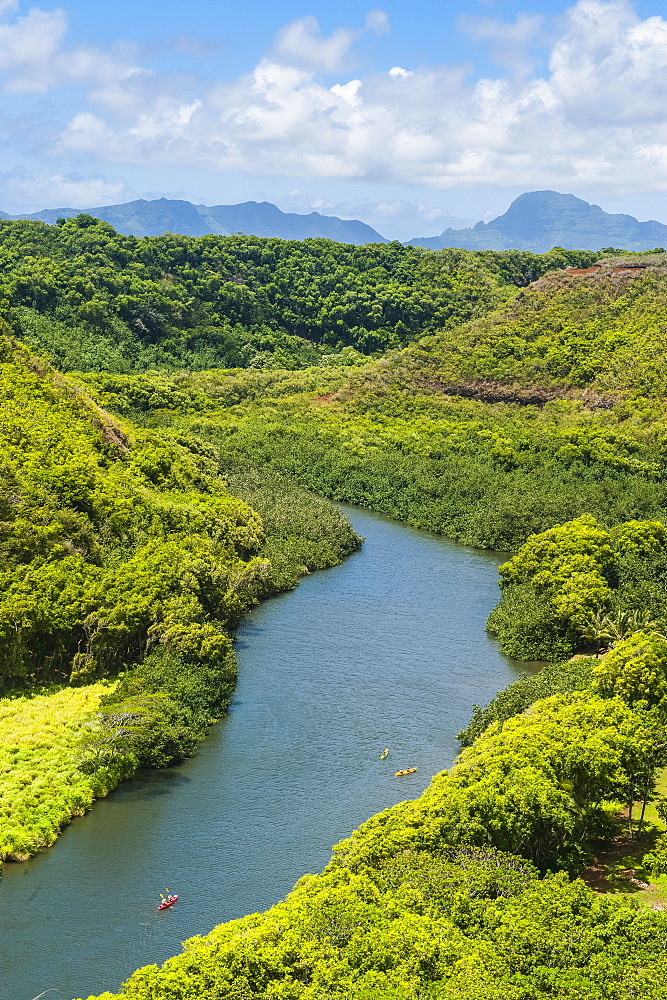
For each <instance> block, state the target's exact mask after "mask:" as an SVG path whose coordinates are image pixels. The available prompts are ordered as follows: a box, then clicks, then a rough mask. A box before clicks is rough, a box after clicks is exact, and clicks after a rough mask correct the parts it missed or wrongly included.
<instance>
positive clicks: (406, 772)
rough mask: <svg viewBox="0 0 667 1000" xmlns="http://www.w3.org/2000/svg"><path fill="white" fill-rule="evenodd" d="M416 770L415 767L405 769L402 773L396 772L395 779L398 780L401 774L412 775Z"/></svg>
mask: <svg viewBox="0 0 667 1000" xmlns="http://www.w3.org/2000/svg"><path fill="white" fill-rule="evenodd" d="M416 770H417V768H416V767H406V768H405V770H404V771H397V772H396V777H397V778H400V777H401V775H402V774H414V773H415V771H416Z"/></svg>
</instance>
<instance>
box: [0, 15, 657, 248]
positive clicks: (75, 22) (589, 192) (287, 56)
mask: <svg viewBox="0 0 667 1000" xmlns="http://www.w3.org/2000/svg"><path fill="white" fill-rule="evenodd" d="M544 189H551V190H557V191H562V192H566V193H572V194H575V195H578V196H579V197H582V198H585V199H586V200H587V201H592V202H594V203H595V204H598V205H601V206H602V208H604V209H605V210H606V211H613V212H628V213H630V214H632V215H636V216H637V217H638V218H640V219H648V218H655V219H658V220H660V221H663V222H667V0H577V2H574V3H572V2H570V3H562V2H558V0H540V2H538V0H526V2H525V3H519V2H515V0H506V2H505V0H504V2H499V0H411V2H408V0H387V2H384V3H382V2H381V0H380V2H379V3H378V6H374V5H373V3H372V2H371V3H370V4H368V5H365V4H360V3H359V2H358V0H355V2H352V0H337V2H336V3H331V2H329V3H325V2H323V0H280V2H279V3H267V2H266V0H264V2H260V0H243V2H238V0H237V2H235V3H231V2H229V0H190V3H184V2H183V0H178V2H175V0H160V2H157V0H93V2H91V0H69V2H67V0H65V2H64V3H63V4H62V5H60V4H54V3H50V2H48V0H45V2H42V3H40V4H38V5H33V4H31V3H24V2H23V0H0V209H2V210H4V211H6V212H10V213H18V212H26V211H37V210H39V209H42V208H56V207H74V208H91V207H96V206H102V205H108V204H114V203H117V202H123V201H130V200H133V199H135V198H159V197H167V198H185V199H187V200H189V201H194V202H196V203H202V204H207V205H215V204H232V203H237V202H240V201H248V200H255V201H262V200H265V201H272V202H274V203H275V204H277V205H279V207H281V208H282V209H283V210H285V211H295V212H310V211H313V210H315V211H320V212H322V213H324V214H328V215H339V216H341V217H343V218H359V219H362V220H363V221H365V222H368V223H369V224H370V225H372V226H374V227H375V228H376V229H377V230H378V231H379V232H380V233H382V234H383V235H385V236H388V237H390V238H393V239H409V238H411V237H415V236H428V235H435V234H437V233H439V232H441V231H442V229H443V228H445V226H448V225H454V226H455V227H461V226H464V225H468V224H471V223H473V222H475V221H477V220H479V219H484V220H488V219H491V218H494V217H495V216H496V215H499V214H500V213H502V212H504V211H505V210H506V208H507V207H508V205H509V204H510V202H511V201H512V200H513V198H515V197H516V196H517V195H519V194H521V193H522V192H523V191H534V190H544Z"/></svg>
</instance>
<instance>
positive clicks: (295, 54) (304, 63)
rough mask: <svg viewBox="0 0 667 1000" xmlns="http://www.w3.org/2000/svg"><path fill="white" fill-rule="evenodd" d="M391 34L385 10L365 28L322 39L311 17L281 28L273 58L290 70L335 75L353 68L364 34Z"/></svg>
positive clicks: (372, 13) (366, 22)
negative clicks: (355, 50) (354, 49)
mask: <svg viewBox="0 0 667 1000" xmlns="http://www.w3.org/2000/svg"><path fill="white" fill-rule="evenodd" d="M388 30H389V19H388V17H387V15H386V14H385V12H384V11H382V10H372V11H370V12H369V13H368V14H367V15H366V18H365V20H364V27H363V28H337V29H336V30H335V31H334V32H332V33H331V34H330V35H328V36H324V35H322V33H321V31H320V24H319V21H318V20H317V18H315V17H313V16H312V15H308V16H307V17H300V18H298V20H296V21H291V22H290V23H289V24H286V25H285V27H284V28H281V30H280V31H279V32H278V34H277V35H276V38H275V41H274V44H273V50H272V53H271V55H272V58H273V59H275V60H276V62H280V63H286V64H287V65H289V66H299V67H301V68H302V69H307V70H313V71H314V72H316V73H335V72H338V71H340V70H344V69H347V68H349V67H350V66H351V65H353V55H352V46H353V44H354V42H356V40H357V39H358V38H359V37H360V36H361V35H363V34H364V32H366V31H373V32H375V34H378V35H381V34H384V33H385V32H387V31H388Z"/></svg>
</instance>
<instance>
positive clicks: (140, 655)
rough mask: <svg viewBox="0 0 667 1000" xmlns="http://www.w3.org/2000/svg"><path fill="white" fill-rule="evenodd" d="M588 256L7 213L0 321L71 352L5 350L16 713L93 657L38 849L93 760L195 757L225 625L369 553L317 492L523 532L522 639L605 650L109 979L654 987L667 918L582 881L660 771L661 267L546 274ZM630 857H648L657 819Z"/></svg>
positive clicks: (99, 767)
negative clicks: (279, 875)
mask: <svg viewBox="0 0 667 1000" xmlns="http://www.w3.org/2000/svg"><path fill="white" fill-rule="evenodd" d="M599 258H600V255H594V254H564V253H562V252H560V251H553V252H551V253H550V254H545V255H543V256H542V257H535V256H533V255H530V254H519V253H515V252H508V253H504V254H492V253H477V254H471V253H464V252H462V251H443V252H442V253H437V254H431V253H428V252H425V251H422V250H420V249H417V248H403V247H400V246H398V245H397V244H389V245H387V246H377V247H376V246H371V247H362V248H358V247H349V246H345V247H342V246H337V245H335V244H330V243H327V242H326V241H320V240H315V241H306V242H305V243H303V244H289V243H282V242H280V241H276V240H259V239H253V238H247V237H232V238H220V237H204V238H201V239H187V238H181V237H174V236H169V235H167V236H165V237H160V238H157V239H147V240H136V239H133V238H130V237H120V236H118V235H117V234H115V233H114V232H113V230H111V229H110V227H108V226H106V225H104V224H100V223H97V222H95V220H92V219H89V218H87V217H85V216H83V217H79V219H77V220H69V221H67V222H65V223H63V224H62V225H59V226H57V227H46V226H42V225H40V224H35V223H0V259H2V261H3V265H4V267H3V271H2V277H1V278H0V285H2V293H1V294H0V300H1V301H0V309H1V310H2V315H4V316H5V318H6V320H7V321H8V323H9V324H10V328H11V331H12V333H13V334H15V335H17V336H19V338H22V339H23V340H25V341H27V342H28V343H29V344H30V345H31V346H32V347H37V348H39V349H40V350H41V351H44V352H46V353H47V354H48V355H49V356H50V357H51V358H52V359H55V361H56V362H57V363H59V364H60V365H61V366H62V367H63V368H64V369H68V370H69V369H78V370H79V371H78V373H77V374H76V376H75V377H73V378H63V377H62V376H59V375H57V374H56V373H55V372H54V371H53V370H52V369H51V368H50V367H49V366H48V365H47V364H45V363H43V362H42V361H39V360H38V359H37V358H36V357H35V356H34V355H33V354H31V353H30V352H29V351H26V350H24V349H23V348H18V347H16V346H12V345H11V344H10V343H9V342H7V346H6V347H4V348H3V350H4V354H3V357H2V361H3V372H4V382H3V383H2V391H3V399H4V402H3V411H2V412H3V424H2V426H1V427H0V432H1V433H2V434H3V442H4V444H5V447H4V448H3V451H2V455H3V459H2V466H1V467H0V474H1V476H2V482H3V488H2V490H0V503H2V505H3V506H2V513H1V517H0V521H1V532H2V534H1V536H0V553H1V558H2V562H1V564H0V571H1V573H2V583H3V587H2V589H1V590H0V594H1V595H2V596H1V597H0V669H1V670H2V676H3V677H4V679H5V683H7V684H13V685H17V684H18V685H24V688H23V692H22V693H19V697H18V698H17V699H14V705H13V708H12V711H13V712H18V713H20V712H23V711H24V710H25V711H27V710H28V707H27V694H29V693H30V690H29V689H30V686H31V685H34V684H36V683H40V682H53V681H55V680H57V681H59V682H60V683H61V684H62V683H64V682H69V683H70V684H74V685H77V684H81V683H87V682H89V681H91V680H94V679H97V678H98V677H109V678H111V679H112V680H111V683H109V684H108V685H107V686H106V687H105V688H104V689H103V690H102V689H98V688H97V687H64V688H63V690H62V691H53V690H52V691H50V692H45V693H44V695H43V697H44V698H51V699H53V698H58V699H61V700H60V701H59V702H58V705H61V704H62V706H63V711H65V712H66V713H67V712H69V713H70V714H68V715H67V719H68V728H67V731H66V736H64V737H63V742H62V749H60V750H59V749H58V747H57V746H56V747H55V749H54V752H53V755H52V757H50V758H49V760H52V761H53V762H55V763H54V769H55V770H57V769H58V766H59V764H58V761H60V762H61V764H60V767H61V771H62V774H64V775H67V776H69V778H71V776H72V775H75V776H76V780H75V781H73V782H72V785H73V787H74V788H75V790H76V789H78V790H79V792H80V795H79V798H78V799H77V801H76V803H74V804H73V805H71V806H70V805H69V804H68V803H67V802H64V804H63V803H61V804H62V805H63V808H62V810H61V812H62V818H61V819H59V820H57V821H56V822H55V825H54V823H53V822H51V826H48V824H46V825H45V826H44V827H43V830H42V829H41V828H40V829H39V830H37V824H35V830H37V834H38V835H39V836H41V837H42V840H41V841H39V840H38V839H35V838H34V837H33V840H32V841H29V840H26V841H25V843H24V844H23V847H22V849H23V850H24V852H25V853H28V852H29V851H30V850H32V849H33V848H32V846H31V844H37V843H39V842H42V843H48V842H50V841H51V840H52V839H53V836H54V835H55V832H57V825H58V823H60V822H63V821H64V820H65V819H66V814H67V811H68V809H70V811H74V810H75V809H77V808H85V807H86V806H87V804H88V801H87V799H86V795H88V794H89V793H88V792H87V791H86V789H87V788H90V787H92V783H93V782H94V781H96V780H97V781H99V780H100V779H101V778H102V777H103V776H113V775H114V774H116V775H117V776H119V775H120V774H121V773H126V771H127V769H131V768H132V767H134V766H136V764H137V763H138V762H143V763H147V764H152V765H157V766H163V765H165V764H167V763H170V762H172V761H175V760H179V759H181V758H182V757H183V756H185V755H187V754H188V753H191V752H192V751H193V749H194V747H195V745H196V743H197V741H198V740H199V739H201V737H202V736H203V735H204V733H205V731H206V727H207V725H208V723H209V722H210V720H211V719H212V718H213V717H215V716H216V715H217V714H219V713H220V712H221V711H223V710H224V706H225V703H226V701H227V699H228V698H229V694H230V691H231V687H232V684H233V680H234V664H233V658H232V654H231V642H230V636H231V633H232V630H233V627H234V624H235V623H236V622H237V621H238V619H239V616H240V615H241V614H242V613H243V612H244V610H245V609H247V608H248V607H250V606H251V604H252V603H253V602H254V601H256V600H257V599H259V598H260V597H262V596H264V595H266V594H268V593H271V592H273V591H275V590H276V589H281V588H285V587H290V586H294V585H295V583H296V581H297V579H298V576H299V574H300V573H302V572H304V571H307V570H308V569H312V568H316V567H320V566H328V565H333V564H334V563H335V562H337V561H339V560H340V559H341V558H342V557H343V556H344V555H345V554H346V553H347V552H349V551H351V550H352V549H353V547H354V546H355V545H356V544H357V539H356V538H355V536H354V535H353V533H352V531H351V529H350V528H349V526H347V527H346V525H345V522H344V520H343V519H342V518H341V517H340V516H339V515H338V514H336V513H335V512H334V511H333V510H332V508H331V507H330V506H329V505H328V504H327V503H326V501H324V500H319V499H316V498H315V497H314V496H312V494H309V493H304V492H303V488H304V487H305V488H306V489H307V490H309V491H312V492H313V493H318V494H320V495H324V496H327V497H331V498H334V499H341V500H348V501H352V502H355V503H360V504H364V505H367V506H369V507H373V508H375V509H378V510H381V511H384V512H386V513H388V514H391V515H392V516H394V517H397V518H400V519H403V520H406V521H408V522H410V523H412V524H414V525H417V526H420V527H427V528H430V529H433V530H435V531H439V532H442V533H444V534H447V535H449V536H450V537H452V538H455V539H458V540H461V541H464V542H468V543H473V544H477V545H482V546H487V547H494V548H503V549H512V550H514V551H515V554H513V555H512V556H511V557H510V558H509V559H507V560H506V562H505V563H504V565H503V567H502V582H503V590H502V600H501V603H500V605H499V607H498V608H497V609H496V611H495V612H494V614H493V616H492V619H491V622H490V626H491V628H492V629H493V630H494V631H495V633H496V634H497V635H498V636H499V637H500V639H501V641H502V642H503V644H504V646H505V648H506V649H507V650H508V651H510V652H511V653H512V654H513V655H516V656H520V657H529V658H530V657H536V656H548V657H549V658H552V659H563V658H564V657H566V656H569V654H570V653H571V652H572V651H573V650H574V649H575V648H579V647H585V646H587V645H594V647H595V648H599V646H600V645H602V646H604V647H605V648H607V647H610V646H613V648H612V649H611V652H609V653H607V655H606V656H604V657H602V658H599V659H594V658H587V659H584V660H577V661H575V662H573V663H567V664H564V663H556V664H554V665H552V666H550V667H548V668H547V669H546V670H544V671H543V672H542V673H541V674H538V675H537V676H531V677H524V678H523V679H522V680H520V681H519V682H518V683H516V684H514V685H512V686H511V687H510V688H508V689H507V690H506V691H505V692H501V693H500V694H499V695H498V696H497V697H496V698H495V699H494V700H493V701H492V702H491V704H490V705H489V706H487V707H486V708H479V707H476V708H475V710H474V714H473V718H472V720H471V723H470V724H469V726H468V727H467V729H466V730H465V731H464V732H463V733H462V734H461V738H462V743H463V745H464V750H463V752H462V754H461V756H460V757H459V758H458V759H457V761H456V762H455V764H454V766H453V767H452V768H451V769H450V771H449V772H448V773H447V772H443V774H441V775H438V776H437V777H436V778H435V779H434V781H433V783H432V785H431V787H430V788H429V789H428V790H427V792H426V793H424V795H422V796H421V797H420V798H419V799H418V800H416V801H414V802H407V803H402V804H401V805H399V806H396V807H394V808H393V809H390V810H387V811H386V812H384V813H382V814H380V815H379V816H376V817H374V818H373V819H371V820H369V821H368V822H367V823H366V824H364V826H363V827H362V828H361V829H360V830H359V831H357V832H355V833H354V834H353V835H352V836H351V837H350V838H349V839H348V840H346V841H344V842H343V843H342V844H340V845H338V847H337V848H336V850H335V853H334V858H333V860H332V862H331V863H330V865H329V866H328V867H327V869H326V870H325V871H324V873H323V874H321V875H314V876H307V877H305V878H304V879H302V880H301V882H300V883H298V884H297V887H296V888H295V890H294V892H293V893H292V894H291V895H290V896H289V897H288V898H287V900H286V901H285V902H284V903H280V904H279V905H278V906H276V907H274V908H273V909H271V910H269V911H268V912H267V913H266V914H261V915H253V916H250V917H246V918H244V919H243V920H240V921H232V922H231V923H229V924H226V925H222V926H221V927H219V928H217V929H216V930H215V931H213V932H212V933H211V934H210V935H208V936H207V937H205V938H195V939H193V940H192V941H191V942H188V943H187V945H186V951H185V953H184V955H182V956H179V957H176V958H174V959H172V960H170V961H169V962H168V963H167V964H166V965H165V967H164V968H163V969H162V970H159V969H157V968H156V967H153V966H149V967H148V968H147V969H143V970H140V971H139V972H137V973H136V974H135V975H134V976H133V977H132V978H131V980H130V981H129V983H128V984H127V985H126V987H125V988H124V992H123V996H124V997H125V998H126V1000H167V998H169V1000H200V998H204V1000H216V998H217V1000H223V998H225V1000H229V998H235V1000H251V998H253V997H258V998H259V997H262V998H268V997H275V998H276V1000H277V998H281V1000H321V998H323V997H325V996H326V997H328V998H338V997H339V998H340V1000H343V998H345V1000H349V998H354V1000H371V998H373V1000H374V998H375V997H377V996H383V997H384V996H386V997H388V998H390V1000H427V998H428V1000H431V998H433V1000H436V998H437V1000H482V998H484V1000H501V998H502V1000H505V998H508V1000H541V998H544V1000H547V998H553V997H559V998H562V1000H617V998H621V1000H631V998H632V1000H658V997H662V996H664V992H665V988H666V987H665V984H666V983H667V964H666V962H665V957H664V956H665V946H666V945H667V923H666V921H665V917H664V915H663V914H660V913H651V912H648V911H647V910H642V909H640V908H638V907H637V906H636V905H634V904H633V903H632V902H630V901H628V900H626V899H620V900H609V899H603V898H599V897H597V896H596V895H595V894H594V893H593V892H592V891H591V890H589V889H587V888H586V887H585V886H584V885H583V884H582V883H581V882H579V881H576V880H575V881H570V878H571V876H573V875H576V874H577V872H579V871H580V870H581V868H582V866H583V865H584V864H585V862H586V860H587V859H588V858H589V857H590V856H591V853H592V852H593V851H595V850H596V849H597V847H598V845H599V843H600V841H601V840H604V838H609V837H610V836H612V835H613V834H614V832H615V829H616V827H615V817H616V816H617V815H618V813H619V810H620V809H621V807H622V806H623V805H625V807H626V825H627V826H628V828H629V829H630V830H631V831H632V828H633V810H634V809H635V803H640V805H641V809H640V813H639V821H638V822H639V826H640V827H643V826H644V825H645V807H646V803H647V802H648V801H649V799H650V798H651V796H652V795H654V787H655V781H656V776H657V774H658V771H659V769H660V768H662V767H663V766H664V765H665V764H666V763H667V749H666V747H667V741H666V740H665V738H664V733H665V721H666V718H667V717H666V715H665V713H666V712H667V638H666V637H665V633H666V632H667V596H666V595H667V534H666V532H665V528H664V526H663V525H664V523H665V521H666V520H667V485H666V484H667V477H666V475H665V462H666V456H667V446H666V444H665V442H667V421H666V419H665V414H664V412H663V409H664V408H663V403H662V396H663V394H664V391H665V388H667V386H665V385H664V372H663V370H662V357H663V355H664V345H663V338H664V330H663V325H662V324H663V315H664V304H665V302H664V299H665V288H666V287H667V281H666V275H665V273H664V272H665V268H664V266H663V263H662V258H661V257H655V258H654V257H651V256H650V255H649V256H645V257H643V258H641V260H640V261H639V263H641V264H642V265H645V266H642V267H641V268H635V269H634V270H632V269H631V268H630V265H631V264H632V263H633V261H632V260H630V259H629V258H628V259H625V258H623V259H620V258H615V259H611V260H609V261H607V262H605V261H603V262H602V263H601V264H600V266H599V268H598V269H597V270H595V271H594V272H592V273H590V274H586V275H579V276H578V275H568V274H563V273H560V274H556V275H552V274H549V273H548V272H550V271H553V269H554V268H558V267H563V266H564V265H566V264H574V265H579V266H583V267H587V266H588V265H592V264H594V262H595V261H596V260H598V259H599ZM619 260H620V263H619ZM635 263H636V261H635ZM542 275H546V276H544V277H541V276H542ZM536 278H539V279H540V280H538V281H537V282H536V283H535V284H534V285H531V286H530V287H526V286H527V285H528V283H529V282H530V281H532V280H534V279H536ZM518 289H524V290H522V291H518ZM424 334H426V335H427V336H426V337H425V338H424V336H423V335H424ZM419 338H422V339H421V340H420V339H419ZM386 348H402V349H401V350H398V351H396V352H395V353H393V354H391V355H389V356H387V357H386V358H379V359H378V358H375V360H373V361H371V362H370V363H365V364H364V363H363V362H364V361H365V360H366V359H365V358H364V357H363V355H369V354H379V353H381V352H383V351H384V350H386ZM630 359H632V363H630ZM220 365H225V366H230V365H235V366H237V367H238V368H247V367H250V369H251V370H245V371H241V370H235V371H231V370H220V369H219V368H218V370H212V369H213V368H214V366H220ZM345 365H347V366H348V367H344V366H345ZM280 366H282V369H281V368H280ZM186 369H187V370H186ZM207 369H211V370H207ZM297 369H298V370H297ZM91 399H95V400H96V402H92V401H91ZM101 407H104V409H101ZM107 409H108V410H111V411H112V412H113V413H114V414H116V416H115V417H110V416H109V415H108V413H107V412H106V410H107ZM130 421H131V423H130ZM89 690H90V692H91V700H90V703H86V704H87V706H88V710H89V711H90V712H91V713H92V711H93V708H94V707H95V705H96V704H98V707H99V711H98V712H97V714H96V715H94V716H93V717H92V718H91V720H90V722H89V724H87V725H84V726H83V727H82V726H81V725H80V724H78V722H77V720H80V719H81V716H77V712H76V711H75V710H74V709H73V705H74V701H73V700H72V699H74V698H80V697H81V692H84V691H89ZM92 692H94V693H95V694H94V697H93V694H92ZM40 697H41V695H40ZM96 699H100V702H99V703H96ZM32 702H35V699H34V698H33V699H32ZM48 704H49V705H52V704H53V705H55V702H53V701H50V702H48ZM81 704H82V705H83V703H81ZM43 715H44V718H45V719H46V718H47V716H48V710H47V709H46V707H45V710H44V713H43ZM1 718H2V716H1V715H0V719H1ZM165 722H166V723H168V725H165V724H164V723H165ZM38 742H39V741H38V740H36V743H38ZM49 767H51V764H49ZM124 768H125V771H123V769H124ZM73 769H74V770H73ZM114 769H116V770H114ZM69 778H68V780H69ZM33 779H34V775H33V777H29V778H28V782H30V781H32V780H33ZM10 780H13V779H10ZM40 780H41V779H40ZM86 782H88V784H86ZM54 787H55V788H56V789H58V788H59V780H58V779H56V780H54ZM58 794H60V792H58ZM91 794H92V793H91ZM59 801H60V800H59ZM35 804H39V805H40V808H41V803H37V799H35ZM3 805H4V804H3ZM48 808H49V809H51V806H49V807H48ZM51 813H52V814H53V815H55V813H56V809H55V806H54V807H53V809H52V810H51ZM51 813H50V814H49V815H50V816H51ZM666 813H667V810H666ZM10 815H11V818H12V821H13V820H14V814H12V813H11V809H10ZM0 839H1V838H0ZM12 843H19V841H18V840H15V841H12ZM7 853H11V845H10V849H9V851H8V852H7ZM15 853H18V852H17V851H15ZM647 857H648V859H649V860H647V869H646V870H647V871H648V870H650V871H652V872H653V873H654V874H655V876H656V877H659V876H660V873H661V872H662V871H665V870H667V843H666V839H665V838H664V837H663V838H662V839H658V841H657V842H656V843H655V845H654V850H653V852H652V853H651V854H650V855H648V856H647ZM563 872H565V873H567V874H566V875H564V874H563ZM104 997H105V1000H113V998H112V996H111V994H105V995H104Z"/></svg>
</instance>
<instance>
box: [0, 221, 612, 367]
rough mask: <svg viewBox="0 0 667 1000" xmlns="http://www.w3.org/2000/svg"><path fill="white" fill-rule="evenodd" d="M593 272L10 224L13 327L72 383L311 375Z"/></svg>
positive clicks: (531, 261)
mask: <svg viewBox="0 0 667 1000" xmlns="http://www.w3.org/2000/svg"><path fill="white" fill-rule="evenodd" d="M594 260H595V255H594V254H592V253H578V252H571V253H565V252H551V253H547V254H543V255H541V256H535V255H533V254H528V253H519V252H508V253H493V252H489V253H467V252H464V251H456V250H449V251H443V252H440V253H433V252H430V251H425V250H423V249H421V248H418V247H404V246H402V245H401V244H399V243H389V244H386V245H379V244H372V245H368V246H363V247H356V246H350V245H349V244H341V243H332V242H330V241H328V240H322V239H317V240H306V241H304V242H300V243H299V242H289V241H283V240H277V239H261V238H257V237H248V236H231V237H225V236H203V237H199V238H193V237H187V236H174V235H170V234H168V235H166V236H160V237H154V238H143V239H138V238H136V237H132V236H123V235H120V234H119V233H117V232H116V231H115V230H114V229H113V228H112V227H111V226H110V225H109V224H108V223H105V222H100V221H99V220H96V219H94V218H92V217H91V216H86V215H80V216H78V217H77V218H75V219H68V220H66V221H64V223H63V224H62V225H54V226H48V225H45V224H44V223H40V222H30V221H27V222H22V221H19V222H8V221H0V315H2V316H3V317H4V318H5V319H6V320H7V321H8V322H9V323H10V326H11V327H12V328H13V330H14V331H15V332H16V334H17V335H18V336H19V337H20V338H21V339H22V340H23V341H24V342H26V343H28V344H30V345H32V346H33V347H35V348H37V349H38V350H39V351H40V352H42V353H43V354H45V355H47V356H48V357H49V358H50V359H51V360H52V361H53V363H54V364H55V365H56V366H57V367H58V368H59V369H60V370H63V371H69V370H79V371H99V370H108V371H116V372H133V371H142V370H145V369H149V368H162V369H174V368H188V369H205V368H214V367H247V366H252V367H259V368H266V367H268V368H276V367H286V368H300V367H304V366H308V365H315V364H320V363H324V364H332V363H333V364H340V363H350V362H353V361H354V360H355V359H356V360H361V361H363V360H364V358H363V357H359V355H368V354H373V353H378V352H380V353H382V352H384V351H386V350H388V349H392V348H397V347H401V346H404V345H406V344H409V343H412V342H413V341H415V340H417V339H419V338H420V337H421V336H423V335H424V334H425V333H429V332H435V331H437V330H440V329H443V328H451V327H453V326H455V325H457V324H460V323H462V322H465V321H466V320H469V319H471V318H473V317H476V316H482V315H484V314H485V313H487V312H489V311H490V310H491V309H493V308H495V307H496V306H497V305H498V304H500V303H502V302H504V301H506V300H507V299H508V298H510V297H511V296H513V295H514V294H515V293H516V290H517V288H518V287H522V286H524V285H526V284H528V283H529V282H530V281H533V280H534V279H535V278H538V277H539V276H540V275H542V274H544V273H546V272H547V271H550V270H554V269H557V268H562V267H565V266H567V265H574V266H586V265H588V264H591V263H592V262H593V261H594ZM341 351H343V352H344V354H343V357H342V358H341Z"/></svg>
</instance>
